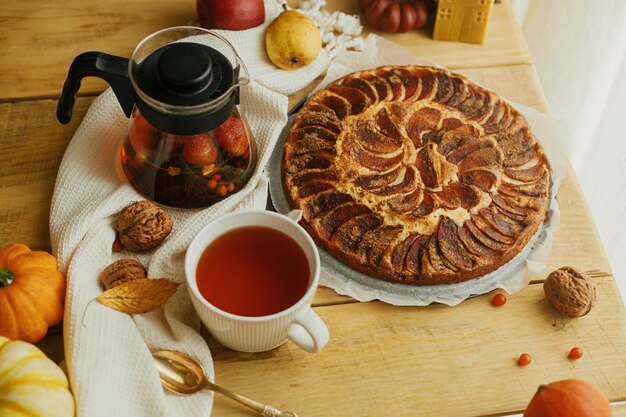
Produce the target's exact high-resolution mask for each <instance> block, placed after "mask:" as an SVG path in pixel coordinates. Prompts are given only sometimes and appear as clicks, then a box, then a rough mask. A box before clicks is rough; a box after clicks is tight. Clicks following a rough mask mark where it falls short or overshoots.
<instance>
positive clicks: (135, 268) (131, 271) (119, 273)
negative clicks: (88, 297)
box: [100, 259, 146, 290]
mask: <svg viewBox="0 0 626 417" xmlns="http://www.w3.org/2000/svg"><path fill="white" fill-rule="evenodd" d="M145 277H146V270H145V268H144V267H143V265H141V263H139V262H138V261H136V260H134V259H120V260H119V261H115V262H113V263H112V264H111V265H109V266H107V267H106V268H105V270H104V271H102V274H101V275H100V282H102V285H103V286H104V289H105V290H110V289H111V288H114V287H117V286H118V285H120V284H123V283H125V282H129V281H133V280H136V279H139V278H145Z"/></svg>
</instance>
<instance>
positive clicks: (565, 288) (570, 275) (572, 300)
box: [543, 266, 596, 317]
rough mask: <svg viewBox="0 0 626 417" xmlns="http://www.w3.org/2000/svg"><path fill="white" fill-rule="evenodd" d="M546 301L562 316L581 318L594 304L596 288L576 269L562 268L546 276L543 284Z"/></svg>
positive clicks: (570, 267)
mask: <svg viewBox="0 0 626 417" xmlns="http://www.w3.org/2000/svg"><path fill="white" fill-rule="evenodd" d="M543 291H544V292H545V294H546V297H547V298H548V300H550V301H551V302H552V304H553V305H554V307H555V308H556V309H557V310H559V312H561V313H562V314H564V315H566V316H569V317H581V316H584V315H585V314H587V313H589V311H591V308H592V307H593V305H594V304H595V302H596V287H595V285H594V283H593V282H592V281H591V279H590V278H589V277H588V276H587V275H586V274H585V273H584V272H582V271H581V270H579V269H578V268H574V267H572V266H564V267H562V268H559V269H557V270H556V271H553V272H552V273H550V275H548V277H547V278H546V280H545V282H544V283H543Z"/></svg>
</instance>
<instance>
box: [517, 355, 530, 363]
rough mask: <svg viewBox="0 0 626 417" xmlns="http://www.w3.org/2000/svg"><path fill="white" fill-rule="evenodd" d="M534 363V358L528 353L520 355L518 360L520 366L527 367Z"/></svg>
mask: <svg viewBox="0 0 626 417" xmlns="http://www.w3.org/2000/svg"><path fill="white" fill-rule="evenodd" d="M532 361H533V358H532V356H530V355H529V354H528V353H522V354H521V355H519V359H517V364H518V365H519V366H526V365H530V363H531V362H532Z"/></svg>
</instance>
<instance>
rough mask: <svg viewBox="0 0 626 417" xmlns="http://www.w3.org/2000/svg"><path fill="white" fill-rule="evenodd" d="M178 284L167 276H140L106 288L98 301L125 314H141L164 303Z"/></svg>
mask: <svg viewBox="0 0 626 417" xmlns="http://www.w3.org/2000/svg"><path fill="white" fill-rule="evenodd" d="M179 285H180V284H178V283H176V282H174V281H172V280H170V279H167V278H158V279H151V278H140V279H135V280H132V281H129V282H125V283H123V284H121V285H118V286H117V287H113V288H111V289H110V290H106V291H105V292H103V293H102V294H100V296H99V297H98V298H97V300H98V302H99V303H100V304H102V305H104V306H106V307H109V308H112V309H113V310H117V311H121V312H122V313H127V314H142V313H147V312H148V311H152V310H154V309H157V308H159V307H162V306H163V305H165V303H166V302H167V300H168V299H169V298H170V297H171V296H172V295H173V294H174V293H175V292H176V289H177V288H178V286H179Z"/></svg>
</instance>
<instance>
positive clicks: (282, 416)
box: [205, 380, 298, 417]
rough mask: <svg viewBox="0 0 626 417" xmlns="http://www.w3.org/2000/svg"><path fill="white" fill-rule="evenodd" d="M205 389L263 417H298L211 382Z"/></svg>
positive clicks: (207, 382) (206, 383) (207, 383)
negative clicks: (248, 408) (217, 393)
mask: <svg viewBox="0 0 626 417" xmlns="http://www.w3.org/2000/svg"><path fill="white" fill-rule="evenodd" d="M205 388H207V389H210V390H211V391H216V392H219V393H220V394H224V395H225V396H227V397H229V398H230V399H232V400H235V401H237V402H238V403H241V404H243V405H245V406H247V407H250V408H252V409H253V410H255V411H257V412H258V413H259V414H261V415H262V416H263V417H298V415H297V414H296V413H292V412H289V411H284V412H283V411H280V410H279V409H277V408H275V407H272V406H271V405H267V404H261V403H260V402H258V401H254V400H252V399H250V398H247V397H244V396H243V395H239V394H235V393H234V392H232V391H229V390H227V389H226V388H222V387H220V386H219V385H215V384H214V383H212V382H210V381H208V380H207V381H205Z"/></svg>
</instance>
